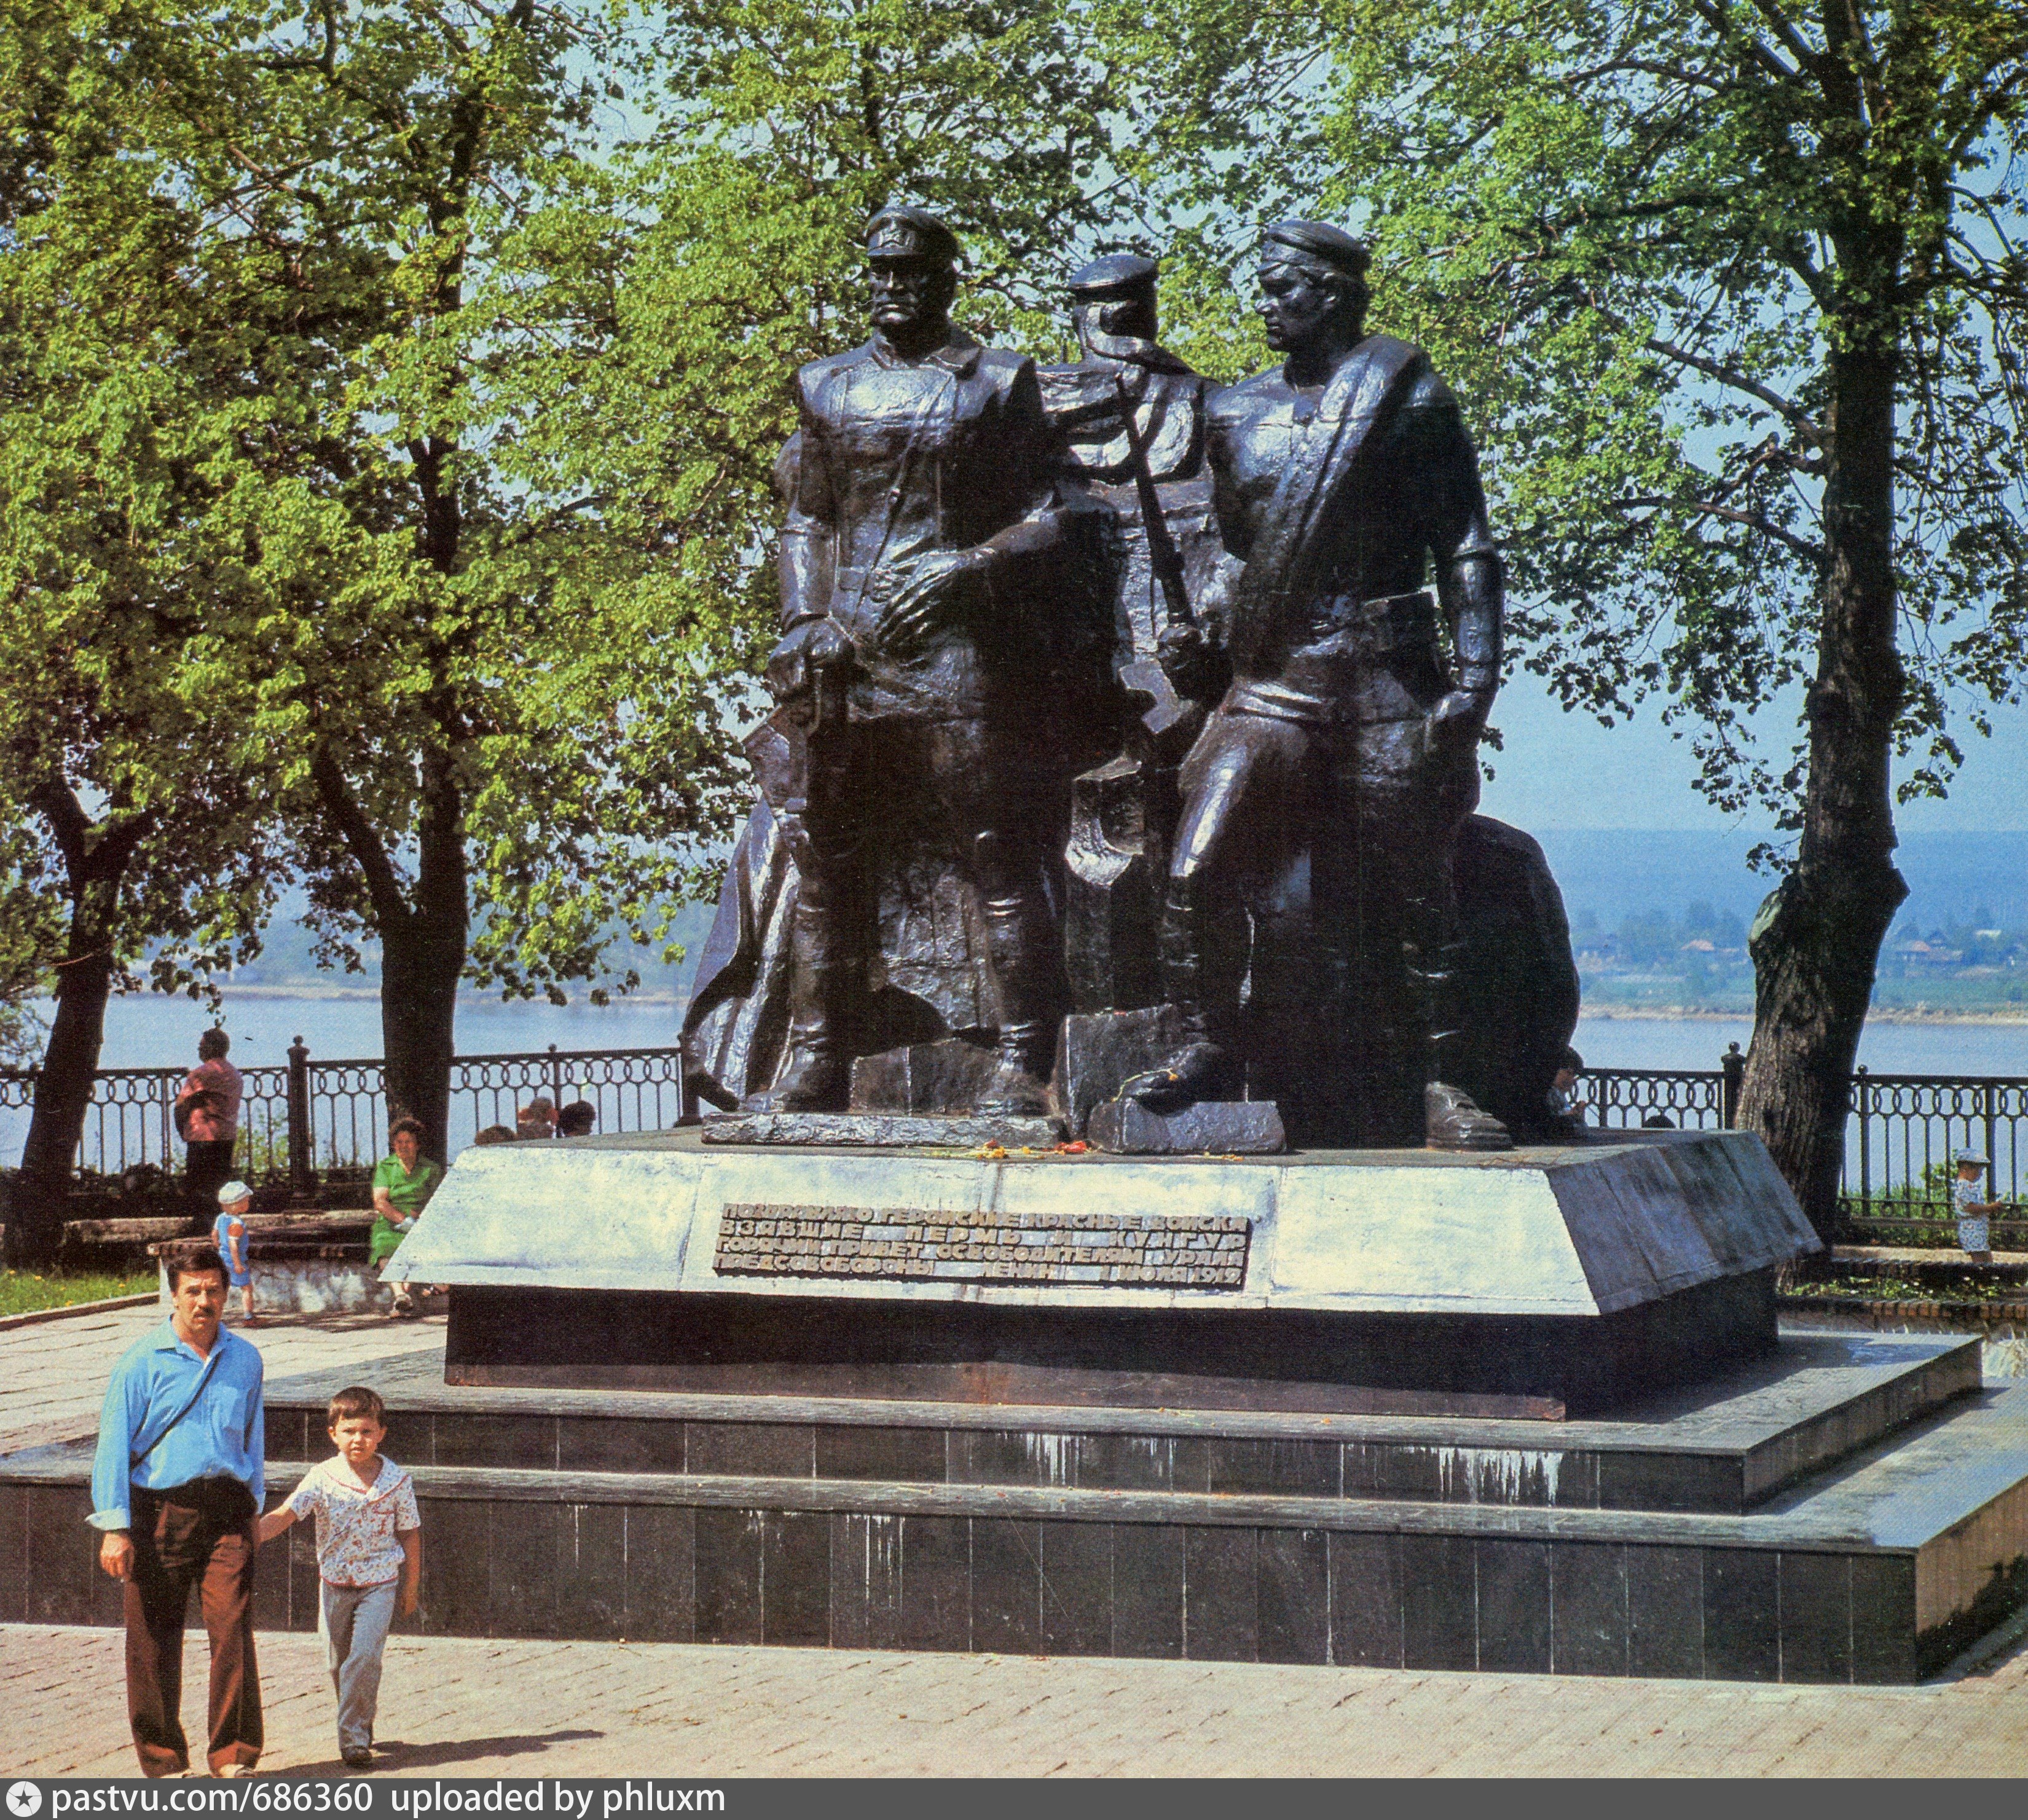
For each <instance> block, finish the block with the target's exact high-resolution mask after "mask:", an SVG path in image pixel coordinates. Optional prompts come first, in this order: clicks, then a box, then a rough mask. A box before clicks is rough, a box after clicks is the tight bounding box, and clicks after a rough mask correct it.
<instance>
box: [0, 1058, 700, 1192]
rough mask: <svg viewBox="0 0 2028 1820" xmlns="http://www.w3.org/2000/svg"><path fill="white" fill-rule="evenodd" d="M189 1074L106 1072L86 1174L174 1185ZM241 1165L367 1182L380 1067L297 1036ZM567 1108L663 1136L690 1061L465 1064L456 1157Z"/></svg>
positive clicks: (460, 1070) (309, 1180) (7, 1096)
mask: <svg viewBox="0 0 2028 1820" xmlns="http://www.w3.org/2000/svg"><path fill="white" fill-rule="evenodd" d="M186 1074H187V1071H186V1070H184V1069H182V1068H102V1069H101V1070H100V1071H98V1075H96V1076H95V1077H94V1083H93V1088H92V1099H91V1109H90V1110H89V1112H87V1115H86V1117H85V1125H84V1132H83V1138H82V1141H80V1144H79V1145H78V1155H77V1168H78V1171H79V1172H80V1174H84V1175H96V1176H99V1177H111V1178H120V1177H124V1176H128V1175H130V1174H132V1173H133V1172H135V1171H137V1170H146V1169H152V1170H157V1171H161V1172H163V1173H164V1174H167V1173H168V1172H170V1171H173V1170H174V1169H175V1168H176V1165H177V1162H178V1154H179V1139H178V1138H176V1118H175V1108H176V1089H177V1088H178V1087H179V1086H181V1085H182V1083H183V1079H184V1078H185V1075H186ZM241 1078H242V1080H243V1081H244V1082H245V1084H246V1091H245V1097H243V1098H242V1101H241V1102H240V1108H239V1148H238V1149H237V1150H236V1151H235V1153H234V1166H235V1168H236V1169H237V1170H238V1171H239V1173H240V1174H242V1175H243V1176H244V1177H245V1178H246V1180H248V1181H249V1182H256V1183H261V1182H268V1183H276V1182H288V1183H290V1184H291V1186H294V1187H297V1188H298V1189H308V1188H309V1187H310V1186H313V1184H315V1183H317V1182H331V1181H334V1180H336V1181H340V1182H342V1181H345V1180H347V1179H349V1178H363V1177H364V1176H365V1174H367V1173H368V1172H369V1171H371V1170H372V1167H373V1165H374V1163H376V1161H377V1160H379V1158H380V1157H381V1156H384V1155H385V1154H386V1153H387V1093H386V1089H385V1084H384V1080H383V1068H382V1064H381V1063H380V1062H379V1060H378V1059H376V1058H372V1057H356V1056H355V1057H345V1056H341V1057H335V1058H331V1059H329V1060H326V1059H323V1058H320V1057H316V1056H312V1055H311V1054H310V1052H309V1049H308V1048H307V1047H306V1046H305V1044H304V1042H303V1040H302V1038H301V1037H298V1038H296V1040H295V1041H294V1043H293V1044H292V1045H291V1046H290V1049H289V1061H288V1065H287V1067H258V1068H246V1069H242V1071H241ZM537 1098H542V1099H546V1100H548V1101H550V1103H551V1104H553V1105H555V1106H557V1107H561V1106H564V1105H566V1104H568V1103H570V1102H571V1101H574V1100H584V1101H589V1102H590V1104H591V1105H592V1106H593V1108H594V1109H595V1110H596V1112H597V1113H598V1123H597V1126H596V1129H597V1130H601V1131H658V1130H664V1129H665V1128H666V1127H667V1126H671V1125H673V1124H675V1123H676V1121H677V1119H678V1117H679V1115H680V1113H681V1110H682V1105H683V1062H682V1054H681V1052H680V1051H679V1050H678V1049H675V1048H674V1047H673V1046H672V1047H670V1048H667V1049H558V1048H557V1046H556V1045H554V1044H553V1043H552V1044H551V1045H550V1046H549V1047H548V1048H547V1049H540V1050H531V1051H529V1052H525V1053H521V1054H514V1055H493V1056H459V1057H457V1060H454V1061H453V1063H452V1064H451V1077H450V1132H449V1138H450V1146H449V1147H450V1152H451V1153H452V1155H453V1156H455V1155H456V1154H457V1152H459V1151H460V1150H462V1149H464V1147H465V1146H466V1145H468V1144H469V1143H470V1142H471V1141H472V1139H473V1138H474V1137H475V1136H476V1135H477V1134H478V1133H479V1131H480V1130H483V1129H484V1128H485V1127H486V1126H489V1125H505V1126H513V1124H514V1123H515V1115H516V1113H517V1112H519V1111H520V1108H522V1107H523V1106H524V1105H526V1104H527V1103H528V1102H529V1101H531V1100H534V1099H537ZM34 1102H35V1070H33V1069H26V1068H21V1069H17V1068H9V1069H0V1112H9V1111H13V1112H25V1111H27V1110H28V1109H29V1108H31V1107H32V1105H33V1104H34Z"/></svg>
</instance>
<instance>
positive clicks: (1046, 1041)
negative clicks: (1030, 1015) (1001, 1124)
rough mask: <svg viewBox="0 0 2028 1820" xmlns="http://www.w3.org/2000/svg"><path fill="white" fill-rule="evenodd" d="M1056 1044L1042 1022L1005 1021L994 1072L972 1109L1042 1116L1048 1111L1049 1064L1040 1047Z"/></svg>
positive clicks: (1002, 1115) (1005, 1115) (999, 1116)
mask: <svg viewBox="0 0 2028 1820" xmlns="http://www.w3.org/2000/svg"><path fill="white" fill-rule="evenodd" d="M1049 1046H1053V1043H1052V1038H1051V1036H1050V1032H1049V1026H1048V1025H1047V1024H1045V1023H1040V1022H1032V1023H1019V1024H1005V1025H1003V1026H1002V1027H1001V1031H1000V1041H999V1042H998V1043H997V1045H995V1051H994V1064H993V1072H992V1074H991V1075H990V1076H989V1077H988V1078H987V1080H986V1086H985V1087H984V1088H983V1089H982V1090H981V1091H980V1093H979V1098H978V1100H977V1101H976V1102H975V1104H974V1106H973V1108H972V1109H973V1111H975V1112H980V1113H983V1114H984V1115H986V1117H988V1118H994V1119H1039V1118H1041V1117H1042V1116H1043V1115H1045V1114H1046V1113H1047V1112H1049V1082H1048V1078H1047V1077H1048V1073H1049V1065H1048V1064H1047V1063H1045V1062H1043V1061H1042V1060H1041V1058H1040V1056H1039V1054H1038V1049H1040V1048H1044V1047H1049Z"/></svg>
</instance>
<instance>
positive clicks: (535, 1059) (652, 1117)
mask: <svg viewBox="0 0 2028 1820" xmlns="http://www.w3.org/2000/svg"><path fill="white" fill-rule="evenodd" d="M1745 1065H1746V1064H1745V1056H1742V1055H1741V1053H1740V1052H1739V1046H1738V1045H1737V1044H1736V1043H1735V1044H1734V1045H1731V1046H1730V1049H1728V1051H1727V1052H1726V1054H1725V1055H1724V1056H1722V1057H1721V1058H1720V1059H1719V1066H1718V1067H1715V1068H1709V1069H1704V1068H1591V1069H1588V1070H1586V1072H1585V1073H1584V1075H1582V1078H1581V1080H1580V1082H1579V1086H1578V1092H1579V1094H1580V1096H1581V1097H1582V1099H1583V1101H1584V1102H1585V1118H1586V1123H1588V1124H1589V1125H1591V1126H1593V1127H1594V1128H1596V1129H1601V1130H1633V1129H1638V1128H1639V1127H1640V1126H1644V1125H1655V1124H1658V1123H1664V1122H1666V1123H1667V1124H1668V1125H1670V1126H1675V1128H1677V1129H1678V1130H1718V1129H1721V1128H1723V1127H1726V1126H1730V1125H1732V1124H1733V1123H1734V1122H1735V1119H1736V1115H1737V1110H1738V1105H1739V1093H1740V1086H1741V1080H1742V1078H1743V1077H1744V1075H1745ZM242 1076H243V1078H244V1079H245V1082H246V1097H245V1099H244V1100H243V1101H242V1104H241V1107H240V1116H239V1152H237V1156H236V1158H235V1164H236V1167H238V1168H239V1171H240V1173H241V1174H243V1175H244V1176H245V1177H246V1179H247V1180H248V1181H250V1182H269V1183H279V1182H288V1183H290V1184H291V1186H294V1187H296V1188H298V1189H308V1188H309V1187H310V1186H313V1185H314V1184H318V1183H322V1184H325V1185H332V1184H335V1183H339V1182H361V1181H363V1178H364V1176H365V1173H366V1172H367V1171H369V1170H370V1169H371V1168H372V1165H373V1163H374V1162H375V1161H376V1160H377V1159H378V1158H379V1156H381V1155H382V1154H383V1152H384V1150H385V1148H386V1140H387V1097H386V1093H385V1091H384V1086H383V1077H382V1067H381V1064H380V1063H379V1061H378V1060H375V1059H372V1058H368V1057H339V1058H334V1059H331V1060H324V1059H320V1058H318V1057H316V1056H312V1055H311V1054H310V1052H309V1049H308V1048H307V1047H306V1046H305V1044H304V1042H303V1040H302V1038H300V1037H298V1038H297V1039H296V1041H295V1042H294V1044H293V1045H291V1048H290V1050H289V1061H288V1065H287V1067H257V1068H247V1069H245V1070H243V1071H242ZM183 1077H184V1071H183V1069H181V1068H105V1069H102V1070H100V1071H99V1072H98V1076H97V1078H96V1082H95V1085H94V1089H93V1094H92V1101H91V1111H90V1112H89V1113H88V1115H87V1118H86V1121H85V1128H84V1135H83V1141H82V1142H81V1143H80V1145H79V1147H78V1159H77V1166H78V1168H79V1170H80V1172H81V1173H83V1174H95V1175H98V1176H102V1177H106V1176H110V1177H119V1176H122V1175H124V1174H128V1172H129V1171H133V1170H135V1168H137V1167H141V1166H143V1165H146V1166H152V1167H154V1168H155V1169H157V1170H161V1171H163V1172H165V1173H168V1172H169V1171H172V1170H173V1169H174V1168H175V1167H176V1163H177V1160H178V1149H177V1145H178V1140H177V1138H176V1125H175V1118H174V1107H175V1102H176V1089H177V1087H178V1086H179V1085H180V1084H181V1082H182V1081H183ZM682 1077H683V1063H682V1056H681V1052H680V1051H679V1050H678V1049H675V1047H673V1046H671V1047H668V1048H664V1049H557V1047H556V1046H555V1045H553V1044H552V1045H550V1047H549V1048H548V1049H539V1050H528V1051H524V1052H517V1053H513V1054H505V1055H489V1056H459V1057H458V1058H457V1060H455V1061H454V1062H453V1064H451V1080H450V1104H451V1118H450V1151H451V1153H452V1155H453V1156H455V1155H456V1154H457V1152H458V1151H460V1150H461V1149H464V1146H465V1145H468V1144H469V1143H470V1142H471V1141H472V1138H474V1137H475V1136H476V1134H478V1133H479V1131H480V1130H483V1129H484V1128H485V1127H486V1126H489V1125H507V1126H512V1125H513V1123H515V1115H516V1112H518V1111H519V1110H520V1108H521V1107H523V1106H524V1105H525V1104H527V1102H528V1101H531V1100H532V1099H535V1098H536V1097H542V1098H546V1099H548V1100H549V1101H551V1102H552V1103H553V1104H556V1105H557V1106H559V1107H561V1106H563V1105H564V1104H568V1102H570V1101H573V1100H587V1101H590V1103H591V1104H592V1105H593V1106H594V1108H597V1111H598V1127H597V1128H598V1130H601V1131H655V1130H665V1129H667V1128H668V1126H672V1125H674V1124H675V1123H676V1122H677V1120H678V1119H679V1117H680V1115H681V1113H682V1108H683V1090H682ZM34 1096H35V1071H33V1070H32V1069H0V1112H8V1111H15V1112H20V1111H25V1110H26V1109H27V1108H28V1107H29V1106H30V1105H31V1104H32V1103H33V1100H34ZM1961 1148H1970V1149H1974V1150H1977V1151H1978V1152H1979V1153H1980V1154H1981V1155H1982V1156H1985V1157H1987V1158H1988V1159H1989V1161H1990V1163H1991V1167H1992V1174H1991V1178H1990V1180H1991V1193H1993V1197H1994V1198H1995V1199H1997V1200H2000V1201H2002V1202H2004V1203H2009V1204H2018V1203H2019V1200H2020V1199H2021V1196H2022V1186H2023V1185H2022V1171H2023V1170H2024V1169H2028V1079H2016V1078H1983V1077H1976V1076H1965V1075H1871V1074H1869V1073H1867V1071H1866V1070H1865V1069H1863V1068H1862V1069H1860V1071H1858V1072H1857V1073H1856V1074H1855V1075H1853V1076H1852V1089H1851V1101H1850V1111H1849V1114H1848V1123H1847V1126H1846V1130H1845V1174H1844V1179H1843V1183H1842V1197H1841V1198H1842V1204H1843V1208H1844V1213H1845V1223H1846V1225H1847V1226H1848V1228H1849V1230H1850V1233H1851V1234H1852V1236H1853V1237H1866V1238H1868V1239H1872V1240H1876V1241H1885V1242H1899V1243H1913V1244H1919V1245H1939V1244H1948V1243H1950V1242H1952V1237H1953V1234H1954V1223H1955V1212H1954V1210H1953V1208H1952V1206H1951V1202H1950V1178H1951V1174H1952V1165H1951V1156H1952V1152H1954V1151H1956V1150H1957V1149H1961ZM2009 1211H2010V1213H2011V1211H2012V1209H2011V1206H2010V1210H2009ZM1993 1238H1994V1241H1995V1242H1996V1244H1998V1245H2002V1246H2008V1247H2011V1246H2012V1245H2017V1244H2019V1245H2028V1214H2024V1215H2023V1216H2022V1217H2021V1218H2019V1219H2015V1218H2010V1217H2008V1216H2002V1217H2001V1218H2000V1219H1997V1220H1995V1222H1994V1223H1993Z"/></svg>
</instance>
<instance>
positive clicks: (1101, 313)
mask: <svg viewBox="0 0 2028 1820" xmlns="http://www.w3.org/2000/svg"><path fill="white" fill-rule="evenodd" d="M1159 277H1160V267H1159V266H1157V264H1156V262H1155V261H1153V260H1152V259H1150V258H1148V257H1146V256H1145V255H1144V254H1142V253H1108V255H1107V256H1106V257H1105V258H1103V259H1094V261H1092V262H1091V263H1090V264H1089V265H1086V266H1083V267H1082V268H1079V270H1078V271H1077V272H1074V273H1073V274H1072V275H1071V281H1070V287H1069V289H1070V294H1071V324H1072V326H1073V327H1074V328H1075V331H1076V334H1077V338H1078V344H1079V347H1080V348H1081V349H1082V351H1083V354H1084V358H1083V359H1082V360H1081V361H1079V362H1078V364H1076V365H1075V366H1067V367H1045V368H1042V400H1043V403H1044V405H1045V407H1046V408H1047V409H1048V411H1049V417H1050V420H1051V421H1052V422H1053V424H1055V425H1056V426H1057V431H1058V433H1059V434H1060V435H1061V437H1062V438H1063V443H1064V457H1065V460H1066V462H1067V464H1068V467H1069V469H1070V472H1071V475H1073V476H1075V479H1076V480H1077V481H1078V482H1079V483H1081V484H1082V485H1085V486H1090V488H1092V489H1093V490H1094V491H1095V492H1096V493H1097V495H1098V497H1100V498H1102V499H1103V500H1104V501H1105V502H1106V503H1107V504H1108V505H1110V506H1111V507H1112V509H1113V510H1114V511H1115V512H1117V513H1118V514H1119V518H1120V520H1121V525H1122V529H1123V532H1124V534H1125V549H1124V552H1123V554H1124V557H1125V560H1124V564H1123V572H1122V576H1121V586H1120V589H1119V607H1120V609H1121V616H1122V618H1123V620H1124V622H1125V623H1123V625H1121V626H1120V627H1119V645H1120V647H1121V650H1122V653H1123V654H1124V655H1130V656H1131V654H1132V653H1135V652H1137V651H1145V652H1149V653H1152V652H1153V649H1154V646H1155V644H1156V640H1157V639H1158V638H1160V636H1161V634H1162V632H1163V631H1164V628H1165V627H1166V626H1167V625H1168V614H1167V612H1166V610H1165V608H1164V601H1163V594H1162V590H1161V587H1160V585H1159V583H1158V581H1157V579H1156V577H1155V575H1153V573H1152V572H1151V568H1150V565H1149V557H1148V541H1147V538H1146V535H1145V525H1143V523H1142V501H1141V499H1140V497H1139V494H1138V490H1137V488H1136V485H1135V469H1136V467H1137V465H1138V464H1140V463H1145V466H1146V468H1147V471H1148V478H1149V479H1150V480H1151V481H1152V482H1153V483H1154V484H1155V485H1156V486H1157V487H1158V488H1159V489H1160V498H1161V500H1162V503H1163V507H1164V517H1165V518H1166V519H1168V520H1170V521H1171V542H1173V543H1174V544H1175V546H1177V548H1178V550H1179V554H1180V555H1181V556H1182V559H1183V560H1185V561H1186V562H1188V561H1190V559H1191V558H1192V557H1193V556H1194V555H1195V550H1194V547H1193V544H1194V541H1195V538H1196V536H1197V532H1198V531H1199V530H1200V528H1201V525H1202V523H1203V521H1204V520H1205V519H1206V518H1207V517H1208V516H1209V509H1210V504H1211V489H1210V486H1209V483H1208V481H1206V480H1205V479H1203V478H1202V475H1203V472H1204V435H1205V431H1204V426H1205V416H1204V405H1205V394H1207V392H1208V391H1209V390H1210V384H1211V383H1210V381H1208V379H1205V377H1204V375H1202V374H1201V373H1198V372H1193V370H1192V369H1191V368H1190V364H1189V363H1188V362H1187V361H1184V360H1182V358H1181V357H1179V356H1178V355H1175V354H1173V353H1171V352H1170V351H1169V350H1168V349H1167V348H1165V347H1164V346H1162V345H1161V343H1160V341H1159V340H1158V339H1157V338H1156V337H1157V333H1158V327H1159V324H1158V319H1157V316H1156V283H1157V280H1158V279H1159ZM1128 412H1131V413H1132V417H1133V424H1132V429H1133V431H1134V434H1133V435H1131V436H1130V435H1129V434H1128V424H1127V421H1126V419H1127V413H1128ZM1135 442H1138V443H1139V445H1140V451H1141V452H1140V455H1139V456H1138V457H1137V456H1136V455H1135V453H1134V443H1135Z"/></svg>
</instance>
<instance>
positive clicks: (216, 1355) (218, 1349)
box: [127, 1334, 225, 1472]
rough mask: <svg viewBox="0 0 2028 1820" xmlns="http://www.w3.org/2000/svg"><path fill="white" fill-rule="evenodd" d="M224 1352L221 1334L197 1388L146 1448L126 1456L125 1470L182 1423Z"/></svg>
mask: <svg viewBox="0 0 2028 1820" xmlns="http://www.w3.org/2000/svg"><path fill="white" fill-rule="evenodd" d="M224 1351H225V1336H224V1334H220V1335H219V1337H218V1344H217V1345H216V1346H214V1347H213V1348H212V1349H211V1356H210V1357H209V1359H205V1362H204V1369H203V1370H202V1371H200V1372H199V1373H198V1375H197V1388H196V1389H194V1390H193V1391H192V1392H191V1393H190V1395H189V1396H187V1397H186V1398H185V1399H184V1400H183V1408H180V1409H179V1410H178V1411H176V1414H175V1415H172V1416H171V1417H170V1418H169V1419H168V1421H167V1422H164V1423H163V1424H162V1431H161V1433H159V1434H157V1436H156V1437H155V1438H154V1440H153V1441H150V1442H149V1443H148V1445H146V1447H144V1448H140V1449H139V1451H138V1452H134V1453H131V1454H129V1455H128V1459H127V1470H128V1471H129V1472H131V1471H132V1470H134V1469H135V1467H137V1466H139V1464H140V1463H141V1462H142V1460H144V1459H146V1458H147V1457H148V1456H149V1455H150V1454H151V1453H153V1452H154V1451H155V1449H156V1448H158V1447H160V1446H161V1445H162V1443H163V1442H164V1441H166V1440H167V1439H168V1433H169V1430H171V1429H172V1428H174V1427H175V1426H176V1424H177V1423H178V1422H180V1421H182V1420H183V1418H184V1417H185V1416H186V1415H189V1414H190V1412H191V1411H192V1410H193V1409H194V1408H196V1407H197V1400H198V1398H199V1397H200V1396H203V1394H204V1391H205V1385H207V1384H209V1383H210V1382H211V1374H212V1373H213V1372H214V1371H216V1370H217V1369H218V1361H219V1359H220V1356H222V1355H223V1354H224Z"/></svg>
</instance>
